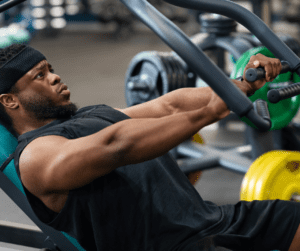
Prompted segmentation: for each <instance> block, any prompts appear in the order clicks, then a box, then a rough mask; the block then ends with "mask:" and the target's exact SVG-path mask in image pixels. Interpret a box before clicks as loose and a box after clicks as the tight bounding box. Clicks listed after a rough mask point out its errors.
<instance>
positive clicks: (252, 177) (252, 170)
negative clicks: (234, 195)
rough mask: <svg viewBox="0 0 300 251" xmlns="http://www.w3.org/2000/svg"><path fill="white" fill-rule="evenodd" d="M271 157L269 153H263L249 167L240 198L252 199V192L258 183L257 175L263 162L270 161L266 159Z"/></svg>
mask: <svg viewBox="0 0 300 251" xmlns="http://www.w3.org/2000/svg"><path fill="white" fill-rule="evenodd" d="M269 158H270V154H269V153H266V154H263V155H261V156H260V157H259V158H257V159H256V160H255V161H254V162H253V164H252V165H251V166H250V167H249V169H248V171H247V173H246V174H245V176H244V179H243V181H242V185H241V191H240V200H246V201H249V200H251V198H252V193H253V190H254V187H255V183H256V178H257V177H256V175H257V173H258V172H259V171H260V170H261V166H262V163H268V161H266V160H268V159H269Z"/></svg>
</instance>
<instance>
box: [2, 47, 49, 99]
mask: <svg viewBox="0 0 300 251" xmlns="http://www.w3.org/2000/svg"><path fill="white" fill-rule="evenodd" d="M45 59H46V57H45V56H44V55H43V54H42V53H40V52H39V51H37V50H35V49H33V48H32V47H30V46H26V47H25V48H24V49H23V50H21V51H20V52H19V53H18V54H17V55H15V56H14V57H12V58H11V59H9V61H7V62H6V63H5V64H4V65H3V66H2V67H1V68H0V94H2V93H6V92H7V91H8V90H9V89H10V88H11V87H12V86H13V85H14V84H15V83H16V82H17V81H18V80H19V79H20V78H21V77H23V76H24V75H25V74H26V73H27V72H28V71H29V70H31V69H32V68H33V67H34V66H35V65H37V64H38V63H39V62H41V61H43V60H45Z"/></svg>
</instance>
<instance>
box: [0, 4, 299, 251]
mask: <svg viewBox="0 0 300 251" xmlns="http://www.w3.org/2000/svg"><path fill="white" fill-rule="evenodd" d="M13 1H15V0H13ZM173 1H174V3H180V1H179V2H178V1H177V0H172V2H173ZM122 2H123V3H124V4H125V5H126V6H127V7H128V8H129V9H130V10H131V11H132V12H133V13H135V14H136V15H137V16H138V17H140V18H141V19H142V20H143V22H145V23H146V24H148V25H149V26H150V28H152V29H153V30H154V31H155V32H156V33H157V34H158V35H159V36H160V37H162V39H163V40H164V41H165V42H166V43H167V44H170V46H171V47H172V48H173V49H174V51H176V53H177V54H178V56H179V57H180V58H182V59H183V60H184V61H185V62H186V63H187V65H189V67H191V69H193V71H194V72H195V73H197V75H199V76H200V77H201V78H203V79H204V81H205V82H207V83H208V84H209V85H211V86H212V88H213V89H214V90H215V91H216V92H217V93H218V94H219V95H220V96H221V97H222V98H223V99H224V100H225V102H226V103H227V104H228V105H229V107H230V108H231V109H232V110H233V111H235V112H236V113H237V114H238V115H239V116H241V117H242V115H246V117H248V118H249V119H250V121H252V122H253V124H254V125H256V126H257V127H258V128H260V129H262V130H266V129H269V123H268V122H266V121H264V120H263V118H261V117H260V115H259V114H257V112H256V111H255V110H254V108H253V105H252V103H251V102H250V101H249V100H248V99H247V98H246V97H245V95H243V94H242V93H241V91H240V90H239V89H238V88H237V87H236V86H234V85H233V84H232V83H231V81H230V80H229V79H228V78H227V76H226V75H225V74H224V73H223V72H222V71H221V70H219V69H218V68H217V67H216V66H215V65H214V64H213V63H212V62H211V61H210V60H209V59H208V58H207V57H206V56H205V55H204V54H203V53H202V52H201V50H200V49H199V48H198V47H197V46H195V45H194V44H193V43H192V42H191V41H190V40H189V38H187V37H186V36H185V35H184V34H182V33H181V32H180V31H179V29H178V28H176V26H175V25H173V24H172V23H171V22H170V21H169V20H167V19H166V18H164V17H163V15H161V14H160V13H159V12H158V11H156V10H155V8H154V7H153V6H152V5H150V4H149V3H147V2H146V1H144V0H122ZM181 3H182V5H184V6H183V7H189V8H192V7H195V8H198V7H199V8H201V6H200V5H199V4H201V3H203V4H204V6H203V9H205V11H211V12H214V11H219V12H220V13H219V14H224V15H226V14H228V15H231V14H233V18H234V17H236V18H235V19H237V20H240V22H241V23H243V24H244V26H247V25H246V24H249V28H251V29H252V30H253V33H254V34H255V35H256V36H257V37H259V38H260V39H261V40H262V41H263V42H264V43H266V45H267V47H268V48H269V47H270V48H271V51H275V52H276V54H278V55H279V56H280V55H283V57H282V58H283V59H285V60H287V61H288V63H289V64H290V66H291V68H292V69H293V71H297V72H298V73H299V67H300V62H299V59H298V57H296V55H295V54H294V53H293V52H292V51H291V50H290V49H288V47H287V46H285V45H284V43H282V42H281V41H280V40H279V39H278V38H277V37H276V36H275V35H274V34H273V33H272V32H271V31H269V32H268V30H267V27H265V25H264V24H263V23H262V22H261V20H259V19H256V17H255V16H254V15H253V14H251V13H250V12H249V13H248V12H245V10H244V9H243V8H242V7H239V6H237V5H232V4H233V3H231V2H230V1H214V0H209V1H205V0H203V1H201V2H200V1H199V2H193V3H192V4H191V3H190V1H189V0H184V2H181ZM216 7H219V8H216ZM0 10H1V6H0ZM230 13H231V14H230ZM150 16H151V17H150ZM154 20H155V21H154ZM251 21H253V22H251ZM254 22H256V23H254ZM253 23H254V24H253ZM252 24H253V25H252ZM256 26H257V29H256ZM261 28H263V30H261ZM262 36H266V37H267V39H264V38H263V37H262ZM269 39H270V41H268V40H269ZM274 54H275V53H274ZM204 69H205V70H204ZM206 71H207V72H208V73H206ZM219 82H222V86H218V84H219ZM232 95H234V97H235V98H234V99H233V100H231V99H232ZM2 129H3V130H2V133H1V140H3V142H5V143H2V144H1V147H3V152H2V154H3V155H1V156H2V157H3V159H2V161H3V160H5V159H6V161H5V164H6V165H2V168H1V172H0V184H1V188H2V189H3V190H4V191H5V192H6V193H7V194H8V195H9V196H10V197H11V198H12V199H13V200H14V202H16V204H17V205H18V206H19V207H20V208H21V209H22V210H23V211H24V212H25V213H26V214H27V215H28V216H29V217H30V218H31V219H32V220H33V221H34V222H35V223H36V224H37V225H38V226H39V227H40V228H41V229H42V231H43V232H44V233H45V234H46V235H47V236H50V238H51V239H52V240H53V242H54V243H55V244H56V245H57V248H56V249H57V250H58V248H59V249H60V250H63V251H64V250H71V251H72V250H82V249H81V247H80V246H79V245H78V243H76V240H75V239H74V238H71V237H70V236H68V235H66V234H64V233H62V232H58V231H54V230H53V229H52V228H50V227H48V226H47V225H45V224H42V223H41V222H40V221H38V220H37V218H36V216H35V214H34V213H33V211H32V209H31V207H30V205H29V202H28V201H27V199H26V196H25V194H24V191H23V190H22V186H21V181H20V180H19V179H18V176H17V174H16V172H15V168H14V162H13V160H12V157H13V155H12V152H13V151H14V146H15V144H16V143H17V142H16V139H15V138H13V137H12V136H11V135H9V133H8V131H7V130H6V129H5V128H2ZM2 134H3V137H2ZM5 135H6V136H5ZM203 149H206V150H210V151H207V152H208V154H204V157H203V158H201V157H202V154H201V150H203ZM250 150H251V149H250V147H238V148H235V149H229V150H227V151H222V152H221V151H219V152H218V151H217V150H215V149H209V147H205V146H199V144H197V143H194V142H191V141H188V142H185V143H184V144H182V145H181V146H180V147H179V152H180V153H181V154H182V155H183V156H185V157H188V158H187V159H184V158H183V159H181V160H180V161H178V164H179V166H180V168H181V169H182V170H183V171H184V172H185V173H186V172H191V171H195V170H201V169H202V170H203V169H206V168H212V167H215V166H218V165H220V166H223V167H225V168H229V169H231V170H233V171H237V172H241V173H246V171H247V170H248V167H249V166H250V164H251V161H250V160H249V159H248V158H245V157H242V156H241V155H242V154H245V153H247V152H249V151H250ZM209 152H210V153H212V155H211V156H209ZM9 155H10V157H9V158H7V157H8V156H9ZM198 157H199V158H200V159H197V158H198ZM15 237H16V238H18V236H15ZM8 241H11V240H8Z"/></svg>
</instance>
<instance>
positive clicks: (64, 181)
mask: <svg viewBox="0 0 300 251" xmlns="http://www.w3.org/2000/svg"><path fill="white" fill-rule="evenodd" d="M88 137H90V136H88ZM88 137H83V138H79V139H75V140H69V139H66V138H64V137H60V136H46V137H40V138H38V139H36V140H34V141H32V142H31V143H30V144H28V145H27V146H26V148H25V149H24V150H23V152H22V154H21V156H20V161H19V167H20V173H21V179H22V182H23V184H24V185H25V187H26V188H27V189H28V190H29V191H30V192H32V193H33V194H40V195H45V194H47V193H52V192H65V191H69V190H72V189H76V188H79V187H82V186H84V185H87V184H89V183H90V182H92V181H93V180H94V179H96V178H98V177H101V176H103V175H105V174H107V173H109V172H111V171H112V170H113V169H115V168H116V167H117V166H116V165H117V163H116V162H115V156H114V153H113V151H111V150H110V149H109V148H110V147H109V146H108V147H105V146H101V144H100V145H98V146H97V147H96V146H94V145H93V144H92V143H91V144H89V138H88Z"/></svg>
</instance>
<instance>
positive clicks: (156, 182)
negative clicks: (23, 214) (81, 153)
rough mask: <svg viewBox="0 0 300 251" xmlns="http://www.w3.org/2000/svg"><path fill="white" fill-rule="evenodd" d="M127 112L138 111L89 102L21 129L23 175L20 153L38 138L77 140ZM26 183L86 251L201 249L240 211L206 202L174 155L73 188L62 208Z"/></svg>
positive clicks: (33, 201) (39, 209)
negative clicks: (50, 205)
mask: <svg viewBox="0 0 300 251" xmlns="http://www.w3.org/2000/svg"><path fill="white" fill-rule="evenodd" d="M126 119H131V118H130V117H128V116H127V115H125V114H124V113H122V112H119V111H117V110H115V109H113V108H111V107H109V106H107V105H95V106H88V107H84V108H81V109H79V110H78V111H77V112H76V114H75V115H74V116H71V117H70V118H68V119H58V120H55V121H52V122H51V123H49V124H47V125H45V126H43V127H40V128H38V129H36V130H33V131H30V132H27V133H25V134H23V135H21V136H19V138H18V143H19V144H18V147H17V149H16V152H15V153H16V154H15V160H14V162H15V167H16V171H17V173H18V176H19V177H20V171H19V157H20V155H21V153H22V151H23V149H24V148H25V147H26V146H27V145H28V144H29V143H30V142H31V141H32V140H34V139H36V138H38V137H42V136H46V135H59V136H62V137H65V138H67V139H76V138H79V137H84V136H88V135H91V134H94V133H96V132H98V131H100V130H102V129H104V128H106V127H107V126H110V125H112V124H114V123H117V122H119V121H122V120H126ZM83 147H84V146H83ZM100 168H101V167H100ZM82 172H84V166H83V167H82ZM20 179H21V177H20ZM23 187H24V185H23ZM24 190H25V193H26V195H27V198H28V201H29V203H30V205H31V207H32V209H33V211H34V212H35V214H36V215H37V217H38V218H39V219H40V220H41V221H42V222H44V223H45V224H47V225H49V226H51V227H53V228H54V229H56V230H59V231H64V232H66V233H68V234H69V235H70V236H72V237H74V238H76V239H77V240H78V242H79V243H80V245H81V246H82V247H83V248H85V249H86V250H87V251H95V250H99V251H100V250H101V251H106V250H110V251H114V250H116V251H117V250H118V251H120V250H126V251H129V250H130V251H135V250H136V251H142V250H147V251H148V250H149V251H160V250H161V251H168V250H196V249H195V247H196V246H195V243H197V242H198V241H199V239H201V238H204V237H206V236H209V235H210V234H211V233H213V232H216V231H218V229H220V230H221V229H224V228H226V226H229V225H230V222H231V221H232V218H233V216H234V208H233V207H234V206H233V205H224V206H217V205H215V204H214V203H212V202H209V201H203V200H202V198H201V197H200V195H199V193H198V192H197V191H196V190H195V188H194V187H193V186H192V184H191V183H190V182H189V180H188V178H187V177H186V176H185V175H184V173H183V172H182V171H181V170H180V169H179V166H178V165H177V162H176V161H175V160H174V159H173V158H172V156H171V155H170V154H165V155H163V156H161V157H158V158H156V159H152V160H149V161H145V162H142V163H139V164H133V165H127V166H122V167H119V168H116V169H115V170H113V171H112V172H110V173H109V174H106V175H104V176H102V177H100V178H96V179H95V180H94V181H92V182H91V183H89V184H87V185H85V186H83V187H80V188H77V189H74V190H71V191H69V195H68V198H67V201H66V203H65V205H64V207H63V209H62V210H61V212H59V213H56V212H53V211H52V210H50V209H49V208H47V207H46V206H45V205H44V204H43V202H42V201H41V200H39V199H38V198H37V197H35V196H34V195H33V194H31V193H30V192H29V191H28V190H27V189H26V188H25V187H24ZM197 250H198V249H197Z"/></svg>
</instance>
